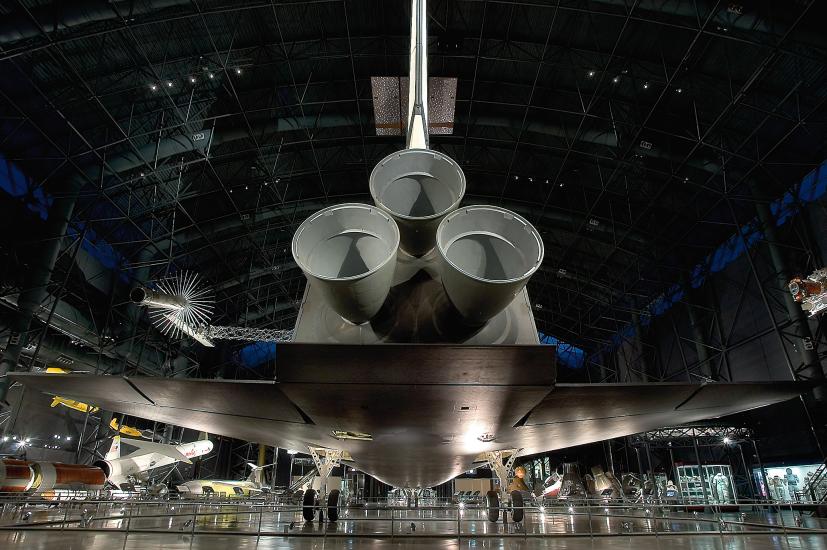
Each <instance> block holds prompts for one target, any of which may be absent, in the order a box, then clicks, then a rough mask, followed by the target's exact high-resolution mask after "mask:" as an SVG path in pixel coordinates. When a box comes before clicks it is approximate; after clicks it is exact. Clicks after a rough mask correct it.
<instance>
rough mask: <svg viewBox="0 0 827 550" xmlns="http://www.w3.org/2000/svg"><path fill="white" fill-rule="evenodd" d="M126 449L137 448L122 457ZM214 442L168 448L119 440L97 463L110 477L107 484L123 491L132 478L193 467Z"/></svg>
mask: <svg viewBox="0 0 827 550" xmlns="http://www.w3.org/2000/svg"><path fill="white" fill-rule="evenodd" d="M122 445H126V446H127V447H134V448H135V450H130V451H129V452H128V454H126V455H125V456H121V448H122ZM212 447H213V445H212V441H209V440H199V441H193V442H191V443H182V444H180V445H165V444H163V443H154V442H152V441H144V440H142V439H127V438H124V437H121V436H115V437H114V438H113V439H112V446H111V447H110V448H109V452H108V453H106V456H104V459H103V460H99V461H98V462H95V464H94V465H95V466H97V467H99V468H100V469H102V470H103V471H104V473H105V474H106V480H107V481H108V482H109V483H111V484H112V485H114V486H116V487H118V488H120V486H121V484H122V483H126V482H127V481H128V478H129V477H130V476H133V477H134V476H137V475H138V474H140V473H142V472H146V471H148V470H152V469H153V468H160V467H162V466H169V465H170V464H174V463H176V462H186V463H187V464H190V463H191V460H190V459H192V458H195V457H199V456H203V455H205V454H207V453H209V452H210V451H212Z"/></svg>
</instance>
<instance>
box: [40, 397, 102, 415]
mask: <svg viewBox="0 0 827 550" xmlns="http://www.w3.org/2000/svg"><path fill="white" fill-rule="evenodd" d="M58 405H63V406H64V407H69V408H70V409H74V410H76V411H80V412H82V413H85V412H89V413H95V412H98V411H99V410H100V407H95V406H94V405H88V404H86V403H81V402H80V401H75V400H74V399H66V398H65V397H58V396H57V395H56V396H54V397H52V404H51V406H52V407H57V406H58Z"/></svg>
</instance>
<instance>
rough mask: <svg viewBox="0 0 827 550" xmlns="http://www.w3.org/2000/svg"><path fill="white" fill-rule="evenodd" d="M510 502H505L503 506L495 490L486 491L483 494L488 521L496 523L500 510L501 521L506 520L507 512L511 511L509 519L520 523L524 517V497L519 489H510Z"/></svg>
mask: <svg viewBox="0 0 827 550" xmlns="http://www.w3.org/2000/svg"><path fill="white" fill-rule="evenodd" d="M509 496H510V497H511V502H510V504H509V503H505V506H501V505H500V494H499V493H498V492H497V491H488V493H486V495H485V509H486V512H487V514H488V521H490V522H491V523H497V522H498V521H499V520H500V510H502V513H503V521H507V514H508V513H509V512H511V521H513V522H514V523H520V522H521V521H523V518H524V517H525V510H524V509H523V505H524V502H525V501H524V499H523V493H522V492H520V491H511V494H510V495H509Z"/></svg>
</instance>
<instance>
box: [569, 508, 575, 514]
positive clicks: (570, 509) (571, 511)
mask: <svg viewBox="0 0 827 550" xmlns="http://www.w3.org/2000/svg"><path fill="white" fill-rule="evenodd" d="M571 513H574V506H569V514H571Z"/></svg>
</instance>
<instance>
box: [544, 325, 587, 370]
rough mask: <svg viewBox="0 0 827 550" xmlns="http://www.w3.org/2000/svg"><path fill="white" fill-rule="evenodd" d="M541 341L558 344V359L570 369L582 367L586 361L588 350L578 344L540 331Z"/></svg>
mask: <svg viewBox="0 0 827 550" xmlns="http://www.w3.org/2000/svg"><path fill="white" fill-rule="evenodd" d="M539 336H540V343H541V344H547V345H550V346H557V360H558V361H559V362H560V363H561V364H562V365H564V366H566V367H568V368H570V369H580V368H583V365H584V364H585V363H586V352H585V351H583V350H582V349H580V348H578V347H577V346H573V345H571V344H567V343H566V342H563V341H562V340H558V339H557V338H555V337H554V336H550V335H548V334H543V333H542V332H540V333H539Z"/></svg>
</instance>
